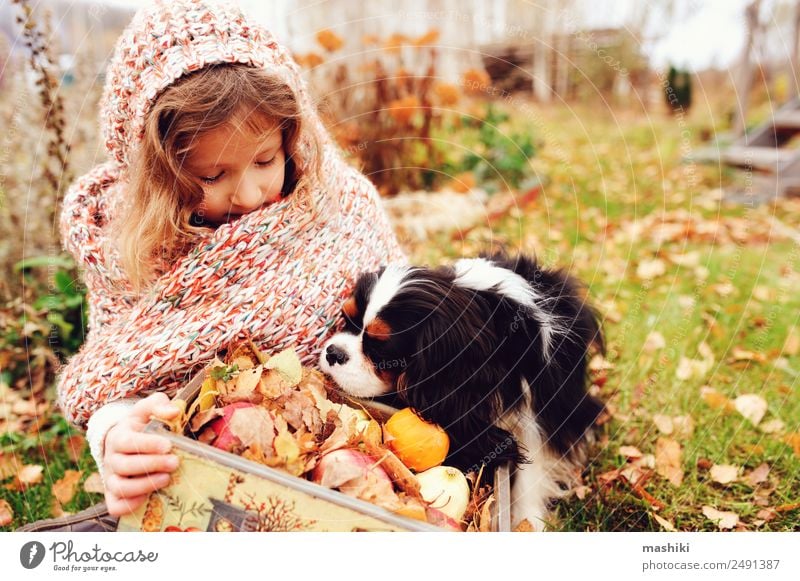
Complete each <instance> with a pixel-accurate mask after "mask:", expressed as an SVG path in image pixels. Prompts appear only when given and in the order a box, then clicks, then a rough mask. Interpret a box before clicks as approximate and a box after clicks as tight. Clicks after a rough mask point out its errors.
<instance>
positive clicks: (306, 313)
mask: <svg viewBox="0 0 800 581" xmlns="http://www.w3.org/2000/svg"><path fill="white" fill-rule="evenodd" d="M101 123H102V126H103V130H104V136H105V145H106V149H107V151H108V153H109V155H110V158H111V161H109V162H107V163H104V164H102V165H100V166H98V167H96V168H95V169H93V170H92V171H91V172H89V173H88V174H87V175H85V176H84V177H82V178H81V179H79V180H78V181H77V182H76V183H75V184H74V185H73V186H72V187H71V188H70V190H69V191H68V193H67V195H66V196H65V199H64V206H63V209H62V213H61V221H60V226H61V232H62V240H63V244H64V246H65V247H66V248H67V249H68V250H69V251H70V252H71V253H72V254H73V255H74V256H75V258H76V260H77V261H78V262H79V263H80V264H81V266H82V270H83V272H84V279H85V282H86V285H87V296H88V300H89V332H88V335H87V339H86V342H85V344H84V345H83V347H82V348H81V350H80V352H79V353H77V354H76V355H75V356H74V357H72V358H71V359H70V361H69V362H68V364H67V365H66V366H65V367H64V368H63V369H61V370H60V372H59V377H58V386H57V387H58V400H59V405H60V406H61V408H62V409H63V411H64V414H65V416H66V417H67V418H68V419H69V420H70V421H71V422H72V423H73V424H75V425H77V426H80V427H86V428H87V439H88V440H89V445H90V448H91V451H92V455H93V456H94V458H95V460H96V462H97V465H98V467H99V469H100V474H101V476H102V477H103V480H104V484H105V496H106V502H107V505H108V509H109V512H110V513H111V514H112V515H122V514H126V513H129V512H132V511H134V510H135V509H136V508H138V507H139V506H140V505H141V504H142V503H143V502H144V501H145V499H146V498H147V496H148V495H149V493H150V492H152V491H153V490H157V489H159V488H161V487H163V486H165V485H166V484H167V483H168V482H169V473H170V472H172V471H173V470H174V469H175V468H176V467H177V457H175V456H174V455H170V454H169V450H170V445H169V442H168V441H167V440H166V438H163V437H161V436H156V435H152V434H144V433H142V430H143V429H144V426H145V425H146V423H147V422H148V420H149V418H150V416H151V415H157V416H160V417H162V418H165V419H169V418H171V417H173V416H174V415H175V414H176V413H177V409H176V408H175V406H174V405H172V404H170V402H169V397H171V396H173V395H174V394H175V392H176V391H177V390H178V389H179V388H180V387H182V386H183V385H184V384H185V382H186V381H187V380H188V378H190V377H191V376H192V375H193V374H194V373H196V372H197V371H198V370H199V369H201V368H202V367H203V366H204V365H205V364H206V363H208V362H209V361H210V360H211V359H213V357H214V356H215V355H216V353H217V351H218V350H220V349H223V348H226V347H228V346H229V345H231V344H233V343H234V342H235V341H239V340H242V339H245V338H248V337H250V338H252V339H253V340H254V341H255V342H256V344H258V345H259V347H260V348H261V349H263V350H264V351H266V352H276V351H279V350H282V349H285V348H288V347H294V348H296V350H297V352H298V354H299V355H300V358H301V360H302V361H303V363H304V364H311V363H312V362H314V361H315V360H316V357H317V350H318V349H319V347H321V345H322V344H323V343H324V342H325V340H326V339H327V338H328V336H329V335H330V334H331V333H332V332H334V331H335V330H336V329H335V326H336V323H337V321H338V318H339V317H338V315H339V310H340V307H341V304H342V302H343V301H344V299H345V298H346V297H347V296H348V295H349V293H350V292H351V291H352V287H353V284H354V282H355V279H356V277H357V276H358V274H359V273H360V272H362V271H365V270H377V269H378V268H379V267H380V266H382V265H386V264H390V263H393V262H405V256H404V255H403V253H402V251H401V250H400V248H399V246H398V244H397V241H396V239H395V237H394V235H393V233H392V230H391V227H390V225H389V223H388V220H387V218H386V215H385V213H384V212H383V210H382V208H381V205H380V200H379V198H378V196H377V193H376V191H375V189H374V187H373V186H372V184H370V182H369V181H368V180H367V179H366V178H365V177H364V176H363V175H361V174H360V173H359V172H357V171H356V170H354V169H352V168H350V167H349V166H347V165H346V164H345V163H344V162H343V160H342V159H341V158H340V156H339V154H338V151H337V149H336V147H335V145H334V144H333V142H332V140H331V139H330V138H329V136H328V135H327V133H326V131H325V130H324V128H323V126H322V124H321V123H320V120H319V118H318V117H317V115H316V112H315V111H314V107H313V106H312V104H311V100H310V98H309V95H308V93H307V91H306V88H305V85H304V83H303V81H302V80H301V77H300V74H299V71H298V68H297V66H296V64H295V63H294V61H293V60H292V59H291V57H290V56H289V54H288V52H287V50H286V49H285V48H284V47H282V46H281V45H279V44H277V43H276V42H275V40H274V39H273V37H272V36H271V35H270V33H268V32H267V31H266V30H264V29H263V28H261V27H260V26H258V25H256V24H255V23H254V22H251V21H248V20H246V19H245V18H244V16H243V15H242V14H241V12H239V10H238V9H237V8H235V7H233V6H230V5H220V4H216V3H211V2H207V1H192V0H169V1H167V0H164V1H163V2H157V3H156V4H154V5H152V6H151V7H149V8H146V9H143V10H141V11H140V12H138V13H137V14H136V16H135V17H134V18H133V20H132V22H131V24H130V25H129V26H128V27H127V28H126V30H125V31H124V32H123V34H122V36H121V37H120V39H119V41H118V43H117V47H116V50H115V54H114V57H113V59H112V61H111V64H110V66H109V71H108V75H107V81H106V87H105V91H104V94H103V99H102V101H101Z"/></svg>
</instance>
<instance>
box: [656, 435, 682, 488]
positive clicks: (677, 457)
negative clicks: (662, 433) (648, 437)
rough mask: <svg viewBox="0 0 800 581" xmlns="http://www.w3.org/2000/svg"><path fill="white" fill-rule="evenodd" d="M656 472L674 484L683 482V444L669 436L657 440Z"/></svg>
mask: <svg viewBox="0 0 800 581" xmlns="http://www.w3.org/2000/svg"><path fill="white" fill-rule="evenodd" d="M655 456H656V472H657V473H658V474H659V475H660V476H663V477H664V478H666V479H667V480H669V481H670V482H671V483H672V484H673V485H674V486H680V485H681V483H682V482H683V468H682V467H681V445H680V444H679V443H678V442H676V441H675V440H671V439H669V438H659V439H658V440H657V441H656V454H655Z"/></svg>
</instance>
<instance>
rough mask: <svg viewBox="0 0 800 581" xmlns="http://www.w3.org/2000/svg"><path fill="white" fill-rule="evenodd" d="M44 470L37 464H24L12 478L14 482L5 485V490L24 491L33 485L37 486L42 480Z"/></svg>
mask: <svg viewBox="0 0 800 581" xmlns="http://www.w3.org/2000/svg"><path fill="white" fill-rule="evenodd" d="M43 470H44V468H43V467H42V466H39V465H38V464H26V465H25V466H23V467H22V468H21V469H20V471H19V472H17V475H16V476H15V478H14V482H12V483H11V484H9V485H7V486H6V488H8V489H10V490H20V491H22V490H26V489H27V488H30V487H31V486H33V485H34V484H39V483H40V482H41V481H42V478H43V476H44V475H43V474H42V472H43Z"/></svg>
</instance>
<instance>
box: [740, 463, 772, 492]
mask: <svg viewBox="0 0 800 581" xmlns="http://www.w3.org/2000/svg"><path fill="white" fill-rule="evenodd" d="M767 476H769V464H767V463H766V462H764V463H763V464H761V465H760V466H758V467H757V468H754V469H753V471H752V472H750V473H749V474H748V475H747V476H745V477H744V480H745V482H747V484H749V485H750V486H752V487H753V488H755V487H756V486H757V485H759V484H761V483H762V482H765V481H766V480H767Z"/></svg>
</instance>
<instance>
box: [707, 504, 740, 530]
mask: <svg viewBox="0 0 800 581" xmlns="http://www.w3.org/2000/svg"><path fill="white" fill-rule="evenodd" d="M703 514H704V515H705V517H706V518H707V519H708V520H710V521H714V522H716V523H717V526H718V527H719V528H720V530H730V529H732V528H734V527H735V526H736V525H737V524H738V523H739V515H738V514H736V513H735V512H724V511H719V510H717V509H715V508H713V507H711V506H703Z"/></svg>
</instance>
